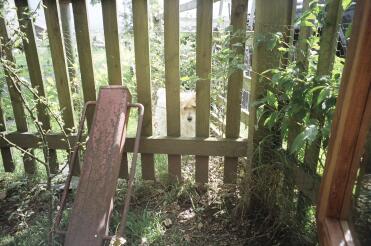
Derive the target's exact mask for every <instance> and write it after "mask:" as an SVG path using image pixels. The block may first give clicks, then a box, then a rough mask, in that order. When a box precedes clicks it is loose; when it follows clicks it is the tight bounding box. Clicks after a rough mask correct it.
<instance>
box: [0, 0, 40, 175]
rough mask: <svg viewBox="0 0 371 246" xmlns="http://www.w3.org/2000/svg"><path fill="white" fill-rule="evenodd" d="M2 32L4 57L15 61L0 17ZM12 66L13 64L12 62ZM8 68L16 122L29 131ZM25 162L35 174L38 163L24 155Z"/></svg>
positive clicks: (25, 166)
mask: <svg viewBox="0 0 371 246" xmlns="http://www.w3.org/2000/svg"><path fill="white" fill-rule="evenodd" d="M2 8H3V6H1V7H0V10H1V11H2V10H3V9H2ZM0 34H1V40H0V43H1V47H2V48H3V52H2V54H1V55H2V58H3V59H7V60H8V61H10V62H12V63H15V60H14V57H13V54H12V47H9V46H7V45H8V44H9V43H10V39H9V36H8V31H7V27H6V23H5V19H4V18H2V17H0ZM10 66H12V64H10ZM7 71H8V70H7V68H5V67H4V74H5V80H6V83H7V85H8V90H9V95H10V100H11V103H12V107H13V113H14V119H15V124H16V127H17V131H18V132H27V131H28V127H27V120H26V114H25V111H24V107H23V103H22V99H21V97H20V96H19V93H18V91H17V88H15V87H14V85H13V82H12V79H11V78H10V74H9V73H8V72H7ZM31 152H32V151H31ZM23 163H24V169H25V171H26V172H27V173H29V174H34V173H35V172H36V163H35V160H33V159H31V158H29V157H26V156H24V157H23Z"/></svg>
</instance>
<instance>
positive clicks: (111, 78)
mask: <svg viewBox="0 0 371 246" xmlns="http://www.w3.org/2000/svg"><path fill="white" fill-rule="evenodd" d="M102 13H103V27H104V38H105V46H106V57H107V69H108V83H109V84H110V85H121V84H122V73H121V59H120V42H119V31H118V24H117V2H116V0H104V1H102Z"/></svg>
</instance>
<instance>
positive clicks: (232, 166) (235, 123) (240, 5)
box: [224, 0, 248, 183]
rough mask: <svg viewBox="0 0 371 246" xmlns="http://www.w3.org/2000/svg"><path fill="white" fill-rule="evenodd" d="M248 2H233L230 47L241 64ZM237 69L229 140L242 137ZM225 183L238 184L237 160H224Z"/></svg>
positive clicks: (231, 86) (232, 79) (231, 78)
mask: <svg viewBox="0 0 371 246" xmlns="http://www.w3.org/2000/svg"><path fill="white" fill-rule="evenodd" d="M247 3H248V1H247V0H232V10H231V26H232V27H233V30H232V33H231V43H230V46H231V48H232V49H233V50H235V52H236V56H241V58H240V59H241V61H240V62H241V63H243V57H244V54H245V45H244V42H245V35H244V34H245V33H246V20H247ZM237 44H242V45H237ZM233 69H235V70H234V71H233V73H232V74H231V75H230V76H229V78H228V93H227V116H226V131H225V136H226V137H227V138H238V137H239V135H240V121H241V114H240V112H241V91H242V83H243V71H242V70H241V69H236V68H233ZM224 163H225V165H224V182H225V183H236V182H237V165H238V159H237V158H229V157H226V158H225V159H224Z"/></svg>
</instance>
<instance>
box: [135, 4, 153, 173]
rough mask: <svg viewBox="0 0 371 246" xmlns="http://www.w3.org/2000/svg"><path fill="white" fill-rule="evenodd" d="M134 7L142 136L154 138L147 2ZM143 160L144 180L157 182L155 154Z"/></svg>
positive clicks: (145, 156) (143, 155) (148, 155)
mask: <svg viewBox="0 0 371 246" xmlns="http://www.w3.org/2000/svg"><path fill="white" fill-rule="evenodd" d="M132 6H133V25H134V48H135V68H136V69H135V70H136V78H137V93H138V102H139V103H142V104H143V106H144V108H145V111H144V119H143V130H142V136H152V97H151V67H150V62H149V39H148V4H147V0H133V1H132ZM141 160H142V176H143V179H146V180H155V168H154V160H153V154H141Z"/></svg>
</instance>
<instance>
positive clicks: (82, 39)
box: [72, 0, 97, 130]
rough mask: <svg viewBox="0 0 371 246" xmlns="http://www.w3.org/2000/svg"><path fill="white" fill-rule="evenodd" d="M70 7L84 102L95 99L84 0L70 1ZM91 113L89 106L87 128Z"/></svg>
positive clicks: (89, 123) (89, 125) (90, 120)
mask: <svg viewBox="0 0 371 246" xmlns="http://www.w3.org/2000/svg"><path fill="white" fill-rule="evenodd" d="M72 9H73V17H74V22H75V31H76V42H77V51H78V55H79V64H80V73H81V84H82V92H83V94H84V102H85V103H86V102H88V101H95V100H96V99H97V97H96V91H95V79H94V69H93V58H92V51H91V40H90V34H89V19H88V13H87V3H86V0H80V1H72ZM93 114H94V109H93V108H91V107H90V108H88V109H87V112H86V118H87V122H88V124H87V126H88V129H89V130H90V127H91V123H92V121H93Z"/></svg>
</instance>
